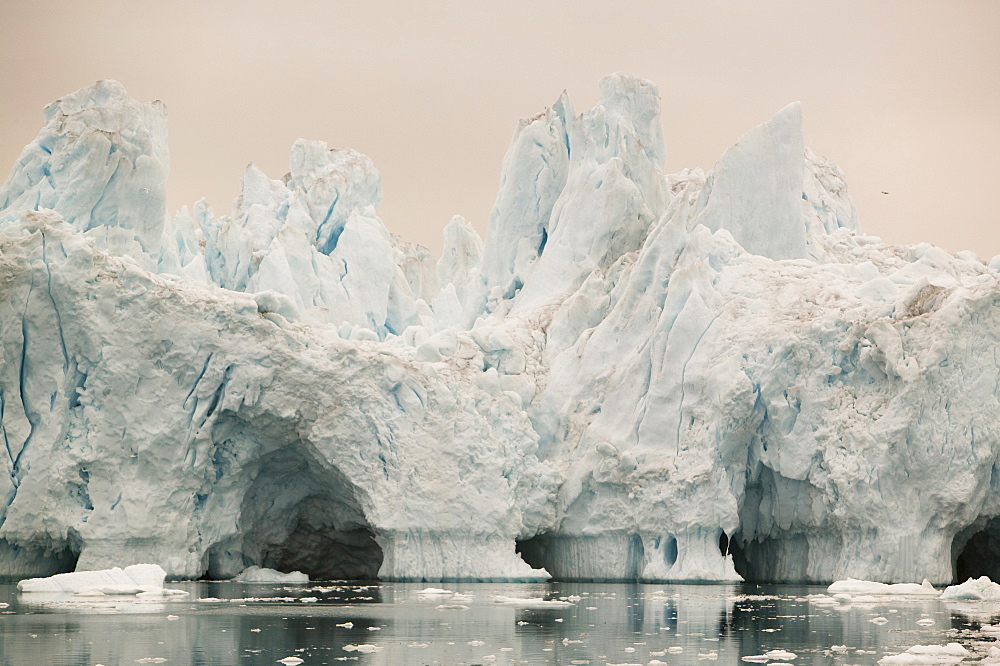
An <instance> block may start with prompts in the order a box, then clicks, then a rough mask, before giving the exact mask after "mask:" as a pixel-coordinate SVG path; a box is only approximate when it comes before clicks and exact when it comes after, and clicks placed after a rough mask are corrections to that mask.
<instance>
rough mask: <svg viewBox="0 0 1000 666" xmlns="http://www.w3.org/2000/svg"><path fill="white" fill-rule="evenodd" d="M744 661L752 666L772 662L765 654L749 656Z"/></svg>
mask: <svg viewBox="0 0 1000 666" xmlns="http://www.w3.org/2000/svg"><path fill="white" fill-rule="evenodd" d="M742 660H743V661H745V662H748V663H751V664H766V663H767V662H769V661H771V659H770V658H769V657H767V656H766V655H763V654H749V655H747V656H745V657H743V659H742Z"/></svg>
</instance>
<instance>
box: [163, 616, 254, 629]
mask: <svg viewBox="0 0 1000 666" xmlns="http://www.w3.org/2000/svg"><path fill="white" fill-rule="evenodd" d="M167 619H168V620H179V619H180V617H178V616H176V615H168V616H167ZM250 631H253V629H251V630H250Z"/></svg>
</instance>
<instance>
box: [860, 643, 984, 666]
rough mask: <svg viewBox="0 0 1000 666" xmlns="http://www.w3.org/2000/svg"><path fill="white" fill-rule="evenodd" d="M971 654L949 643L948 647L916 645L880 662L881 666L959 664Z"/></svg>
mask: <svg viewBox="0 0 1000 666" xmlns="http://www.w3.org/2000/svg"><path fill="white" fill-rule="evenodd" d="M970 654H971V653H970V652H969V651H968V650H966V649H965V648H964V647H962V646H961V645H959V644H958V643H948V644H947V645H914V646H913V647H911V648H910V649H909V650H907V651H906V652H904V653H902V654H894V655H889V656H886V657H882V658H881V659H879V660H878V663H879V666H893V665H895V664H957V663H959V662H960V661H962V660H963V659H965V658H966V657H968V656H970Z"/></svg>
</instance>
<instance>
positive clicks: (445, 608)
mask: <svg viewBox="0 0 1000 666" xmlns="http://www.w3.org/2000/svg"><path fill="white" fill-rule="evenodd" d="M434 608H435V609H436V610H439V611H448V610H469V607H468V606H466V605H465V604H438V605H437V606H435V607H434Z"/></svg>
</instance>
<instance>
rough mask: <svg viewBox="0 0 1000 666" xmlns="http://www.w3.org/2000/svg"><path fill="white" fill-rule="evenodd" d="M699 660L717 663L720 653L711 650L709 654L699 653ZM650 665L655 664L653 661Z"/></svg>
mask: <svg viewBox="0 0 1000 666" xmlns="http://www.w3.org/2000/svg"><path fill="white" fill-rule="evenodd" d="M698 658H699V659H708V660H711V661H715V660H716V659H718V658H719V653H718V652H716V651H715V650H709V651H708V652H699V653H698ZM654 661H655V660H654ZM649 663H651V664H652V663H653V662H652V661H651V662H649ZM659 663H661V664H663V663H666V662H662V661H661V662H659Z"/></svg>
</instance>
